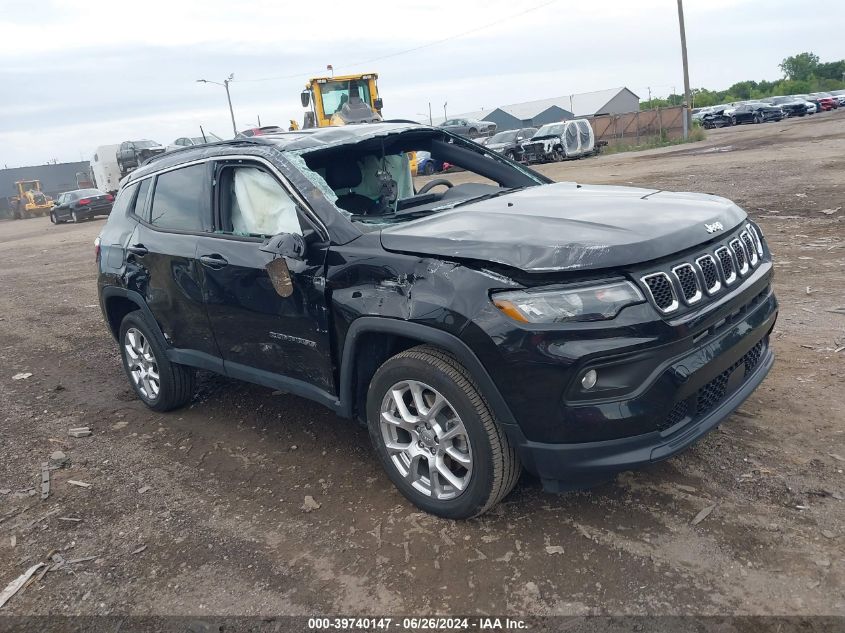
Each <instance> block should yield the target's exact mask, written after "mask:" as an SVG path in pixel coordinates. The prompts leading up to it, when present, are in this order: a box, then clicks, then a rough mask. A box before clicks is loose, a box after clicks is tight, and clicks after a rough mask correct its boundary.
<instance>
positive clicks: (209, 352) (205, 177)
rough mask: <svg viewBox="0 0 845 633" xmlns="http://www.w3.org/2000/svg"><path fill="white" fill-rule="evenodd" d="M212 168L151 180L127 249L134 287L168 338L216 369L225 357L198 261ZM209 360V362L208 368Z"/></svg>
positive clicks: (199, 166)
mask: <svg viewBox="0 0 845 633" xmlns="http://www.w3.org/2000/svg"><path fill="white" fill-rule="evenodd" d="M210 170H211V163H199V164H195V165H190V166H186V167H180V168H177V169H171V170H168V171H165V172H162V173H160V174H158V175H157V176H155V177H151V178H149V180H150V184H149V185H148V186H146V187H145V186H144V181H143V180H142V181H141V185H142V187H145V188H146V189H147V190H148V192H149V193H148V194H147V200H146V202H145V203H144V204H143V206H142V204H141V203H140V195H139V203H138V204H136V211H135V213H136V215H139V217H140V222H139V224H138V226H137V228H136V230H135V233H134V234H133V235H132V239H131V240H130V243H129V246H128V247H127V260H131V263H132V264H133V266H136V267H137V270H138V272H137V273H136V275H135V276H134V279H133V282H134V284H135V285H136V288H135V289H136V290H137V291H138V292H140V293H141V294H142V295H143V296H144V299H145V300H146V303H147V305H148V306H149V308H150V310H151V311H152V313H153V316H155V318H156V321H158V324H159V326H160V327H161V329H162V332H163V333H164V335H165V338H167V340H168V341H169V342H170V343H171V344H172V345H173V346H174V347H176V348H178V349H181V350H184V351H185V352H186V353H190V354H192V356H193V360H194V361H195V362H198V363H199V364H201V365H203V366H208V367H209V368H211V369H218V370H219V369H221V368H222V367H215V366H214V359H217V360H218V361H219V356H220V354H219V352H218V350H217V347H216V345H215V343H214V337H213V336H212V334H211V326H210V324H209V321H208V316H207V315H206V312H205V304H204V302H203V296H202V289H201V287H200V277H199V270H198V267H199V263H198V262H197V259H196V252H197V243H198V240H199V236H200V235H203V234H204V233H205V232H206V231H207V230H208V228H209V227H210V225H211V171H210ZM203 359H204V360H205V361H207V362H203Z"/></svg>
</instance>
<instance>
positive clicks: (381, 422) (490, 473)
mask: <svg viewBox="0 0 845 633" xmlns="http://www.w3.org/2000/svg"><path fill="white" fill-rule="evenodd" d="M367 421H368V427H369V432H370V439H371V440H372V442H373V445H374V447H375V449H376V452H377V454H378V456H379V459H380V461H381V462H382V465H383V466H384V468H385V470H386V471H387V475H388V477H389V478H390V480H391V481H392V482H393V484H394V485H395V486H396V487H397V488H398V489H399V491H400V492H401V493H402V494H403V495H404V496H405V497H407V498H408V499H409V500H410V501H411V502H412V503H414V504H415V505H417V506H419V507H420V508H422V509H423V510H425V511H427V512H431V513H432V514H436V515H439V516H442V517H446V518H450V519H468V518H471V517H474V516H478V515H480V514H483V513H484V512H486V511H487V510H489V509H490V508H492V507H493V506H494V505H496V504H497V503H498V502H499V501H500V500H501V499H503V498H504V497H505V495H507V494H508V493H509V492H510V491H511V489H513V487H514V485H515V484H516V480H517V479H518V478H519V474H520V472H521V465H520V463H519V459H518V458H517V455H516V452H515V451H514V449H513V448H512V447H511V445H510V443H509V442H508V439H507V437H506V436H505V435H504V433H503V432H502V430H501V429H500V428H499V425H498V424H497V422H496V421H495V419H494V418H493V414H492V412H491V411H490V408H489V407H488V405H487V403H486V402H485V401H484V398H483V397H482V396H481V394H480V393H479V391H478V387H477V385H476V384H475V382H474V381H473V379H472V377H471V376H470V374H469V372H468V371H467V370H466V369H465V368H464V367H463V366H462V365H461V364H460V363H459V362H458V361H457V359H455V358H454V357H453V356H451V355H449V354H447V353H445V352H443V351H442V350H440V349H438V348H435V347H431V346H427V345H423V346H420V347H414V348H412V349H410V350H407V351H405V352H402V353H400V354H397V355H396V356H394V357H393V358H391V359H389V360H388V361H387V362H385V363H384V364H383V365H382V366H381V367H380V368H379V369H378V371H377V372H376V373H375V376H373V379H372V381H371V382H370V386H369V391H368V394H367Z"/></svg>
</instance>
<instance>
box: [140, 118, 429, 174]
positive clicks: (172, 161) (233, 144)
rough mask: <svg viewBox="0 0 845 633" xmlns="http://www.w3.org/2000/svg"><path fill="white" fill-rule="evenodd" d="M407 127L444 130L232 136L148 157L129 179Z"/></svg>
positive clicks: (374, 127)
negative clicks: (237, 153) (243, 153)
mask: <svg viewBox="0 0 845 633" xmlns="http://www.w3.org/2000/svg"><path fill="white" fill-rule="evenodd" d="M409 130H431V131H433V132H437V133H439V134H443V133H444V132H443V130H438V129H437V128H432V127H430V126H428V125H422V124H420V123H414V122H408V121H403V122H395V123H392V122H389V121H386V122H383V123H365V124H359V125H344V126H338V127H319V128H309V129H307V130H296V131H294V132H278V133H276V134H264V135H262V136H253V137H249V138H235V139H232V140H229V141H221V142H219V143H207V144H204V145H197V146H191V147H184V148H179V149H176V150H173V151H170V152H165V153H163V154H157V155H155V156H153V157H151V158H150V159H148V160H147V161H146V162H145V163H144V164H143V165H142V166H141V167H139V168H138V169H136V170H135V171H133V172H132V173H131V174H130V175H129V179H130V180H135V179H136V178H140V177H143V176H145V175H147V174H149V173H151V172H154V171H158V170H159V169H162V168H165V167H172V166H176V165H179V164H181V163H185V162H188V161H191V160H196V159H201V158H208V157H210V156H222V155H225V154H230V153H231V149H232V148H239V149H242V150H249V153H257V154H261V153H264V152H267V151H268V150H271V151H272V150H278V151H309V150H313V149H319V148H321V147H330V146H332V145H343V144H344V143H355V142H357V141H359V140H361V139H365V138H374V137H379V136H387V135H390V134H398V133H400V132H405V131H409Z"/></svg>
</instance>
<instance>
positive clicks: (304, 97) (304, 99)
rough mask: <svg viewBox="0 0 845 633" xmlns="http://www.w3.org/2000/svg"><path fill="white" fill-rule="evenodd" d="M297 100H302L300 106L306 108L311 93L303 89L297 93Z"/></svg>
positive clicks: (309, 101)
mask: <svg viewBox="0 0 845 633" xmlns="http://www.w3.org/2000/svg"><path fill="white" fill-rule="evenodd" d="M299 100H300V101H301V102H302V107H303V108H307V107H308V105H309V104H310V103H311V93H310V92H308V91H307V90H303V91H302V92H300V93H299Z"/></svg>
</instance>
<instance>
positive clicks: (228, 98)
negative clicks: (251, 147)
mask: <svg viewBox="0 0 845 633" xmlns="http://www.w3.org/2000/svg"><path fill="white" fill-rule="evenodd" d="M234 80H235V75H234V74H233V73H230V74H229V76H228V77H227V78H226V79H224V80H223V83H220V82H219V81H211V80H209V79H197V83H203V84H217V85H218V86H223V88H225V90H226V101H228V102H229V115H230V116H231V117H232V131H233V132H234V133H235V136H237V135H238V126H237V125H236V124H235V110H234V109H233V108H232V95H230V94H229V84H230V83H231V82H232V81H234Z"/></svg>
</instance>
